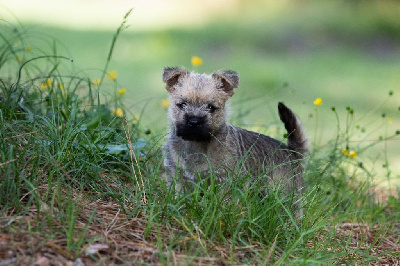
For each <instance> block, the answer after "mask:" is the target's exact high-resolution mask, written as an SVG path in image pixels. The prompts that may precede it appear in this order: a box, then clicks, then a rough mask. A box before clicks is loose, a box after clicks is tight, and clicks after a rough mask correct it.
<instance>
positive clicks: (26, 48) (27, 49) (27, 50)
mask: <svg viewBox="0 0 400 266" xmlns="http://www.w3.org/2000/svg"><path fill="white" fill-rule="evenodd" d="M25 51H26V52H28V53H29V52H30V51H32V47H31V46H29V45H28V46H26V47H25Z"/></svg>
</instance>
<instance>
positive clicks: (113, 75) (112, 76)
mask: <svg viewBox="0 0 400 266" xmlns="http://www.w3.org/2000/svg"><path fill="white" fill-rule="evenodd" d="M107 77H108V78H109V79H111V80H116V79H117V71H115V70H113V71H110V72H108V73H107Z"/></svg>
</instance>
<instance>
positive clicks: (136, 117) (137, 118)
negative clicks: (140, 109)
mask: <svg viewBox="0 0 400 266" xmlns="http://www.w3.org/2000/svg"><path fill="white" fill-rule="evenodd" d="M139 120H140V115H134V116H133V119H132V124H134V125H136V124H137V123H138V122H139Z"/></svg>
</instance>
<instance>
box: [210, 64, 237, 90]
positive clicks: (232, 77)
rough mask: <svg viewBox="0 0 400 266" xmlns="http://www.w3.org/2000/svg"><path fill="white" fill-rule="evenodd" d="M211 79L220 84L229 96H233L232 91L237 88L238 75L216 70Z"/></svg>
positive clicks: (232, 72) (233, 72)
mask: <svg viewBox="0 0 400 266" xmlns="http://www.w3.org/2000/svg"><path fill="white" fill-rule="evenodd" d="M212 77H213V78H214V79H217V80H219V81H220V82H221V87H220V89H222V90H223V91H225V92H226V93H227V94H228V95H229V96H232V95H233V93H234V92H233V89H234V88H237V87H239V75H238V73H236V72H235V71H231V70H218V71H217V72H215V73H214V74H213V75H212Z"/></svg>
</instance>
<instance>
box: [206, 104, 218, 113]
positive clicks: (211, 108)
mask: <svg viewBox="0 0 400 266" xmlns="http://www.w3.org/2000/svg"><path fill="white" fill-rule="evenodd" d="M217 109H218V108H217V107H215V106H214V105H212V104H209V105H207V110H208V111H209V112H210V113H214V112H215V110H217Z"/></svg>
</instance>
